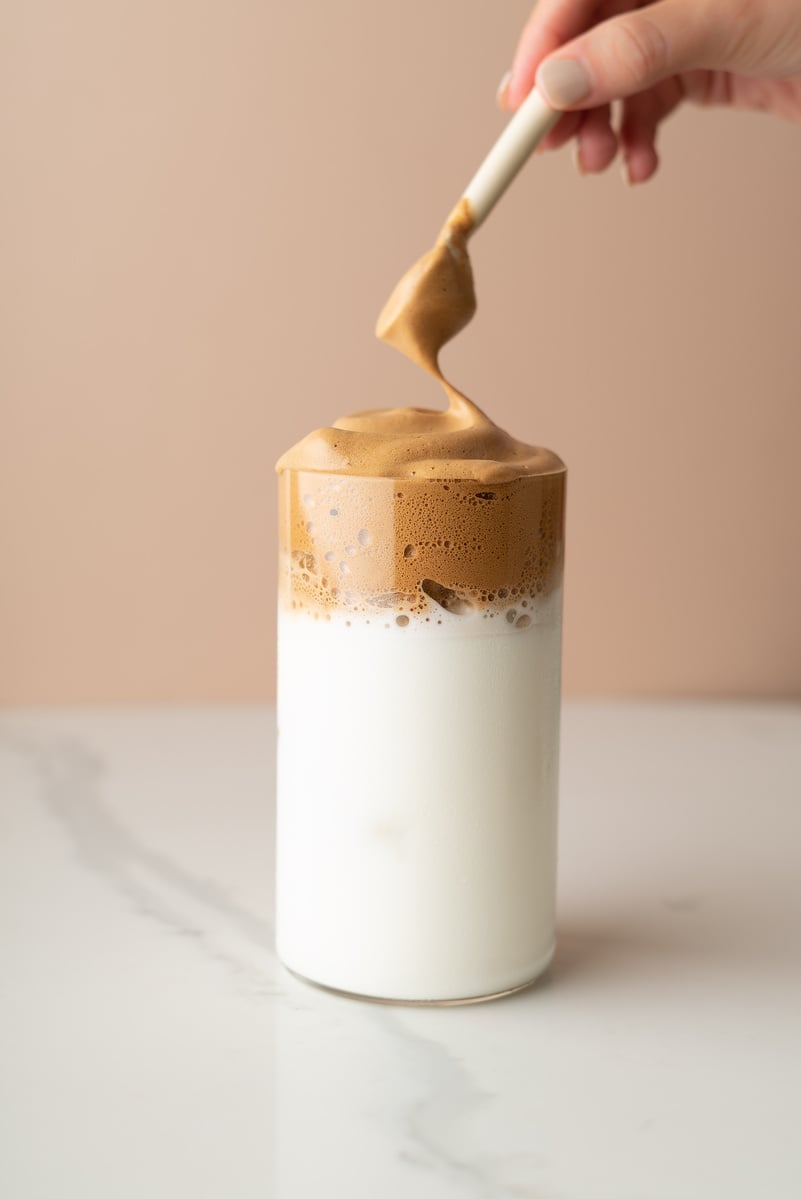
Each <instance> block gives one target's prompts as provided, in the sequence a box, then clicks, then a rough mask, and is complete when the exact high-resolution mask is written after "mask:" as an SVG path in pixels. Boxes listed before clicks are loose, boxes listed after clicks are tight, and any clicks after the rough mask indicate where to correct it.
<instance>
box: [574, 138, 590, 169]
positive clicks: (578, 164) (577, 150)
mask: <svg viewBox="0 0 801 1199" xmlns="http://www.w3.org/2000/svg"><path fill="white" fill-rule="evenodd" d="M573 166H574V167H575V168H576V170H577V171H578V173H579V175H586V174H587V172H586V171H585V170H584V164H583V163H582V161H581V146H580V145H579V144H578V142H573Z"/></svg>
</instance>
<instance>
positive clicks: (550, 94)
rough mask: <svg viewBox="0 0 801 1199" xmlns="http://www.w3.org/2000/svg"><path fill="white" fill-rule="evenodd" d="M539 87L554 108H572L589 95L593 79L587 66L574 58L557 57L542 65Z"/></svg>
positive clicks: (538, 79) (538, 81) (538, 77)
mask: <svg viewBox="0 0 801 1199" xmlns="http://www.w3.org/2000/svg"><path fill="white" fill-rule="evenodd" d="M537 87H538V88H539V89H540V91H541V92H542V94H543V95H544V96H545V99H546V100H547V101H548V103H549V104H550V105H551V107H552V108H570V106H571V105H572V104H580V103H581V101H582V100H585V99H586V98H587V96H589V94H590V91H591V89H592V80H591V79H590V76H589V74H588V72H587V70H586V68H585V67H583V66H582V64H581V63H580V62H576V60H575V59H574V58H556V59H551V60H550V61H549V62H544V63H543V64H542V66H541V67H540V69H539V71H538V72H537Z"/></svg>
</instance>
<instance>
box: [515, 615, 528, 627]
mask: <svg viewBox="0 0 801 1199" xmlns="http://www.w3.org/2000/svg"><path fill="white" fill-rule="evenodd" d="M530 624H531V617H530V616H521V617H520V619H519V620H518V621H517V623H516V624H515V628H516V629H527V628H528V626H529V625H530Z"/></svg>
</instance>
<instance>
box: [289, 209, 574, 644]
mask: <svg viewBox="0 0 801 1199" xmlns="http://www.w3.org/2000/svg"><path fill="white" fill-rule="evenodd" d="M471 227H472V217H471V214H470V210H469V207H468V205H467V201H465V200H463V201H462V202H461V203H460V204H459V205H457V207H456V208H455V209H454V211H453V212H452V213H451V216H450V217H449V218H448V221H447V222H446V224H445V227H444V228H443V230H442V232H441V234H440V236H439V238H438V240H437V243H436V245H435V246H434V248H433V249H432V250H430V251H429V252H428V253H427V254H425V255H424V256H423V258H422V259H420V261H419V262H417V263H415V264H414V266H413V267H412V268H411V269H410V270H409V271H408V272H407V273H406V275H404V277H403V279H401V281H400V283H399V284H398V286H397V287H396V288H395V290H394V291H393V293H392V295H391V296H390V298H389V300H388V301H387V304H386V305H385V307H384V310H383V311H382V313H381V316H380V317H379V321H378V326H377V333H378V335H379V337H381V338H383V339H384V340H385V341H387V342H388V343H389V344H390V345H393V346H395V347H396V348H397V349H399V350H401V352H403V353H404V354H406V355H407V356H408V357H410V358H411V359H412V360H413V361H415V362H417V363H418V364H419V365H420V366H422V367H423V368H424V369H425V370H427V371H429V372H430V373H431V374H433V375H435V376H436V377H437V378H438V379H439V380H440V382H441V383H442V385H443V387H444V388H445V391H446V393H447V395H448V401H449V402H448V408H447V410H445V411H437V410H433V409H426V408H393V409H379V410H373V411H368V412H360V413H355V414H354V415H352V416H346V417H341V418H340V419H339V420H337V421H335V422H334V424H333V426H331V427H330V428H326V429H318V430H317V431H316V432H314V433H312V434H310V435H309V436H308V437H306V438H304V439H303V440H302V441H300V442H299V443H298V444H297V445H296V446H294V447H293V448H292V449H291V450H289V451H288V453H286V454H284V456H283V457H282V458H281V459H280V461H279V463H278V467H277V469H278V471H279V474H280V476H281V480H280V492H281V518H280V519H281V550H282V572H281V580H282V581H281V585H282V595H283V598H284V601H285V602H286V603H287V604H289V605H290V606H292V607H294V608H297V609H307V610H309V611H311V612H312V613H313V614H314V615H316V616H319V615H320V614H327V613H329V612H330V611H331V609H332V608H337V609H344V610H346V611H352V612H354V613H357V612H358V613H373V614H382V613H383V614H384V615H388V614H389V613H388V610H389V609H391V611H392V614H393V615H394V614H396V613H400V615H401V616H405V615H406V614H414V615H420V616H424V617H425V614H426V613H429V614H435V615H436V614H439V615H440V616H441V614H442V613H443V612H448V613H451V614H453V615H466V614H468V613H470V612H474V611H476V610H480V611H482V612H483V614H485V615H489V616H494V615H496V614H498V613H500V612H506V614H507V619H508V617H509V613H510V612H511V611H514V613H515V618H514V620H512V621H510V623H511V624H513V625H514V626H515V627H520V628H525V627H526V625H527V624H528V623H530V618H528V617H527V614H526V612H525V608H526V607H527V606H529V605H530V604H533V603H534V602H535V601H536V600H537V598H538V597H541V596H544V595H547V594H548V593H549V592H550V591H551V590H552V589H553V587H554V586H555V585H556V584H557V583H558V582H559V580H560V579H561V570H562V536H563V521H564V480H565V467H564V464H563V462H562V461H561V459H559V458H558V457H557V456H556V454H553V453H551V451H550V450H545V449H542V448H540V447H537V446H530V445H527V444H525V443H524V442H520V441H517V440H516V439H515V438H513V437H510V436H509V434H508V433H505V432H504V431H503V430H502V429H499V428H498V426H497V425H495V424H494V423H493V422H492V421H491V420H490V419H489V417H487V416H486V415H485V414H484V413H483V412H482V411H481V410H480V409H479V408H477V407H476V406H475V404H473V403H472V402H471V401H470V400H468V399H467V397H466V396H463V395H462V394H461V393H460V392H458V391H457V390H456V389H455V388H454V387H452V386H451V384H450V383H448V381H447V380H446V379H445V378H444V377H443V375H442V373H441V371H440V369H439V361H438V356H439V351H440V349H441V347H442V346H443V345H444V344H445V342H446V341H448V340H449V339H450V338H451V337H453V336H454V335H455V334H456V333H458V332H459V330H460V329H462V328H463V327H464V325H466V324H467V322H468V321H469V320H470V319H471V317H472V315H473V313H474V312H475V292H474V288H473V276H472V269H471V266H470V259H469V256H468V253H467V237H468V235H469V232H470V229H471ZM398 623H399V624H401V627H403V622H402V621H398Z"/></svg>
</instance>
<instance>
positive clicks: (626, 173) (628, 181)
mask: <svg viewBox="0 0 801 1199" xmlns="http://www.w3.org/2000/svg"><path fill="white" fill-rule="evenodd" d="M620 177H621V179H622V180H623V182H624V183H625V185H626V187H633V186H634V180H633V179H632V177H631V171H630V170H629V164H628V162H627V161H626V159H625V158H624V159H623V161H622V162H621V164H620Z"/></svg>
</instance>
